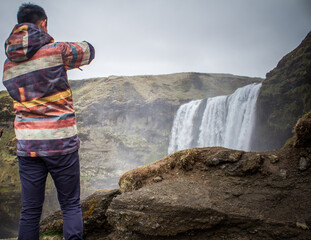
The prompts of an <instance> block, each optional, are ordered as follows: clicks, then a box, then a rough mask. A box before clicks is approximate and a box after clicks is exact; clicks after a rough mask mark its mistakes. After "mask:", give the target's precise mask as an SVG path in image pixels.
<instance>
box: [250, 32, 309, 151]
mask: <svg viewBox="0 0 311 240" xmlns="http://www.w3.org/2000/svg"><path fill="white" fill-rule="evenodd" d="M310 110H311V32H310V33H309V34H308V35H307V37H306V38H305V39H304V40H303V41H302V43H301V44H300V45H299V46H298V47H297V48H296V49H295V50H293V51H292V52H290V53H288V54H287V55H286V56H284V57H283V58H282V59H281V60H280V62H279V63H278V65H277V66H276V68H274V69H273V70H272V71H270V72H269V73H267V75H266V79H265V80H264V81H263V83H262V87H261V90H260V93H259V97H258V101H257V128H256V129H255V130H256V132H255V136H256V138H254V142H253V145H255V146H256V149H257V150H268V149H279V148H281V147H282V146H283V145H284V143H285V141H286V140H287V139H288V138H289V137H290V136H291V135H292V129H293V126H294V125H295V122H296V121H297V119H298V118H299V117H300V116H301V115H302V114H304V113H306V112H308V111H310Z"/></svg>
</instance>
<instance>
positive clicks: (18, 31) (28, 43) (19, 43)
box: [5, 23, 54, 62]
mask: <svg viewBox="0 0 311 240" xmlns="http://www.w3.org/2000/svg"><path fill="white" fill-rule="evenodd" d="M51 42H54V39H53V38H52V37H51V36H50V35H49V34H48V33H46V32H45V31H43V30H42V29H41V28H40V27H38V26H37V25H35V24H32V23H22V24H17V25H16V26H15V27H14V29H13V31H12V32H11V34H10V36H9V38H8V39H7V40H6V42H5V53H6V56H7V57H8V59H10V60H11V61H13V62H23V61H27V60H28V59H30V58H31V57H32V56H33V55H34V54H35V53H36V52H37V51H38V50H39V49H40V48H41V47H42V46H44V45H46V44H48V43H51Z"/></svg>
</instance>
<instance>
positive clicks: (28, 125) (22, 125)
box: [14, 118, 76, 129]
mask: <svg viewBox="0 0 311 240" xmlns="http://www.w3.org/2000/svg"><path fill="white" fill-rule="evenodd" d="M75 124H76V119H75V118H70V119H64V120H59V121H34V122H15V123H14V127H15V129H57V128H66V127H71V126H73V125H75Z"/></svg>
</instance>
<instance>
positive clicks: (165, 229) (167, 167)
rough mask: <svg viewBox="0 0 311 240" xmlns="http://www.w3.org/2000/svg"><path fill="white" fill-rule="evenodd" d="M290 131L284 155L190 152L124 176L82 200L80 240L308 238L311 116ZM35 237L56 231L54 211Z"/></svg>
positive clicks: (58, 220)
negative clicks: (82, 237) (114, 187)
mask: <svg viewBox="0 0 311 240" xmlns="http://www.w3.org/2000/svg"><path fill="white" fill-rule="evenodd" d="M295 132H296V140H295V142H294V144H293V147H291V148H287V149H283V150H278V151H270V152H257V153H255V152H254V153H249V152H243V151H236V150H230V149H225V148H217V147H215V148H195V149H189V150H184V151H180V152H176V153H174V154H172V155H169V156H167V157H165V158H163V159H161V160H159V161H157V162H155V163H153V164H149V165H146V166H143V167H139V168H136V169H133V170H131V171H129V172H127V173H125V174H124V175H123V176H122V177H121V178H120V181H119V186H120V190H113V191H108V192H107V191H99V192H96V193H94V194H93V195H92V196H90V197H89V198H88V199H86V200H85V201H84V202H83V204H82V208H83V218H84V225H85V239H86V240H93V239H94V240H95V239H96V240H117V239H118V240H119V239H128V240H143V239H154V240H158V239H162V240H173V239H174V240H177V239H178V240H183V239H185V240H186V239H193V240H203V239H204V240H205V239H212V240H213V239H215V240H218V239H236V240H246V239H252V240H257V239H258V240H262V239H269V240H270V239H271V240H275V239H295V240H300V239H301V240H306V239H311V237H310V236H311V232H310V226H311V202H310V198H311V189H310V184H311V168H310V166H311V139H310V136H311V112H310V113H308V114H306V115H305V116H304V117H303V118H302V119H301V120H300V121H299V122H298V123H297V125H296V128H295ZM41 231H42V234H47V233H51V232H54V233H57V232H58V233H61V231H62V221H61V216H60V213H56V214H54V215H52V216H50V217H49V218H47V219H45V220H44V221H43V222H42V223H41ZM59 239H61V237H59Z"/></svg>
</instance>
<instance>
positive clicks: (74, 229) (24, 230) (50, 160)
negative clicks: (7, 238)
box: [18, 151, 83, 240]
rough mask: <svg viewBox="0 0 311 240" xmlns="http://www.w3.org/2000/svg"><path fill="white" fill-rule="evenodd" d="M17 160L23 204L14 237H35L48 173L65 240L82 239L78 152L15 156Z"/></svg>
mask: <svg viewBox="0 0 311 240" xmlns="http://www.w3.org/2000/svg"><path fill="white" fill-rule="evenodd" d="M18 162H19V175H20V179H21V184H22V203H23V205H22V212H21V218H20V221H19V234H18V239H19V240H38V239H39V230H40V225H39V224H40V217H41V213H42V205H43V202H44V194H45V182H46V177H47V174H48V172H49V173H50V174H51V176H52V178H53V180H54V184H55V187H56V189H57V196H58V201H59V204H60V207H61V210H62V213H63V223H64V224H63V233H64V237H65V239H66V240H69V239H70V240H72V239H82V235H83V221H82V213H81V203H80V165H79V155H78V151H76V152H74V153H71V154H67V155H63V156H52V157H18Z"/></svg>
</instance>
